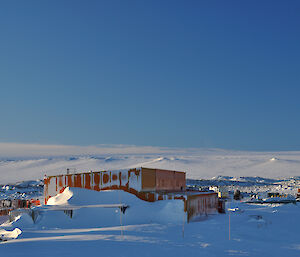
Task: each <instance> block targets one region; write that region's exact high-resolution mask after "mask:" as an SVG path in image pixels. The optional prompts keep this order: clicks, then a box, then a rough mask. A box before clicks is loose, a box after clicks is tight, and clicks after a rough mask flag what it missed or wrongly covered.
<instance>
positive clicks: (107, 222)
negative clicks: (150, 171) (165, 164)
mask: <svg viewBox="0 0 300 257" xmlns="http://www.w3.org/2000/svg"><path fill="white" fill-rule="evenodd" d="M71 191H72V197H71V198H70V199H69V197H70V192H68V195H67V199H69V201H68V204H69V207H72V206H73V207H74V206H77V209H76V208H75V210H74V211H73V213H72V214H71V213H70V211H69V212H67V211H65V212H63V211H61V210H60V208H57V209H56V207H55V206H53V207H49V208H45V207H39V208H36V209H35V212H36V213H37V214H36V216H35V222H33V219H32V215H29V213H28V214H25V213H24V214H23V215H22V216H21V217H18V218H17V220H16V221H15V222H13V223H10V224H6V226H5V227H3V228H4V229H5V230H6V231H13V229H15V228H20V229H21V230H22V234H20V235H19V237H18V238H17V239H14V240H8V241H4V242H2V243H0V252H1V254H3V255H4V256H40V255H41V254H42V255H43V256H55V255H59V256H82V255H83V254H84V255H87V254H88V255H94V254H99V255H105V256H186V255H189V256H195V255H202V256H284V255H285V256H299V254H300V240H299V237H298V234H299V229H300V223H299V214H300V208H299V207H300V205H299V204H287V205H249V204H246V203H244V202H239V201H232V202H229V203H227V208H228V209H230V210H231V211H228V212H227V214H217V215H210V216H208V217H206V216H204V217H203V220H200V221H199V222H193V223H188V224H187V223H185V222H184V219H183V217H182V212H181V208H182V206H176V204H175V205H174V200H170V201H166V202H165V203H162V202H161V203H157V202H156V203H148V202H143V201H141V200H139V199H137V198H134V197H133V196H132V195H130V194H128V193H125V192H117V191H115V192H101V193H99V192H94V191H89V190H85V189H71ZM103 193H104V194H103ZM120 199H121V200H120ZM120 201H121V202H122V203H126V204H129V206H130V207H129V208H128V210H126V212H125V214H121V213H120V211H119V209H118V208H114V207H112V208H101V207H94V206H95V204H105V203H113V204H114V203H120ZM83 204H84V205H85V207H84V208H78V206H82V205H83ZM170 204H171V208H170ZM89 205H93V206H92V207H91V208H88V207H87V206H89ZM63 206H64V205H63ZM51 208H53V209H51ZM121 216H122V217H121ZM120 217H121V218H120Z"/></svg>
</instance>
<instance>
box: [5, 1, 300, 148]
mask: <svg viewBox="0 0 300 257" xmlns="http://www.w3.org/2000/svg"><path fill="white" fill-rule="evenodd" d="M0 32H1V34H0V36H1V37H0V86H1V90H0V115H1V117H0V141H1V142H24V143H27V142H28V143H29V142H33V143H41V144H44V143H47V144H48V143H51V144H77V145H90V144H135V145H153V146H178V147H218V148H228V149H243V150H300V129H299V127H300V114H299V111H300V99H299V98H300V1H298V0H289V1H276V0H269V1H268V0H266V1H261V0H257V1H254V0H251V1H241V0H236V1H230V0H228V1H223V0H220V1H213V0H209V1H198V0H197V1H184V0H182V1H176V0H170V1H165V0H159V1H158V0H153V1H142V0H136V1H129V0H128V1H124V0H119V1H114V0H107V1H100V0H97V1H93V0H89V1H84V0H81V1H78V0H69V1H64V0H57V1H55V0H51V1H39V0H36V1H22V0H20V1H1V3H0Z"/></svg>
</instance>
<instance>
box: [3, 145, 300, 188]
mask: <svg viewBox="0 0 300 257" xmlns="http://www.w3.org/2000/svg"><path fill="white" fill-rule="evenodd" d="M141 166H143V167H149V168H161V169H172V170H178V171H186V172H187V177H188V178H191V179H210V178H212V177H217V176H223V177H224V176H232V177H254V176H259V177H265V178H286V177H294V176H300V152H292V151H291V152H249V151H231V150H222V149H194V148H193V149H192V148H163V147H137V146H123V145H122V146H107V145H100V146H86V147H83V146H53V145H52V146H47V145H26V144H8V143H6V144H4V143H0V184H2V185H3V184H6V183H15V182H19V181H27V180H34V179H42V178H43V176H44V175H45V174H47V175H55V174H61V173H66V169H67V168H69V169H70V171H71V172H83V171H89V170H94V171H99V170H117V169H128V168H133V167H141Z"/></svg>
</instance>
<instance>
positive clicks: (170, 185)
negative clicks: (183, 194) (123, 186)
mask: <svg viewBox="0 0 300 257" xmlns="http://www.w3.org/2000/svg"><path fill="white" fill-rule="evenodd" d="M141 171H142V190H143V191H156V192H159V191H184V190H185V188H186V178H185V172H179V171H172V170H161V169H150V168H141Z"/></svg>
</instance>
